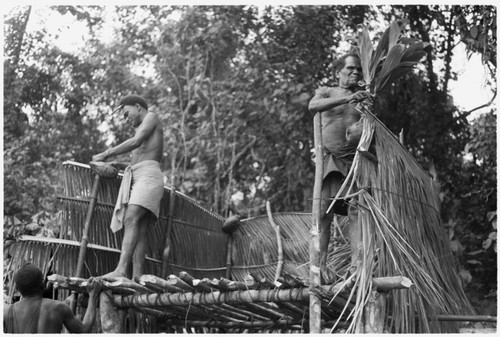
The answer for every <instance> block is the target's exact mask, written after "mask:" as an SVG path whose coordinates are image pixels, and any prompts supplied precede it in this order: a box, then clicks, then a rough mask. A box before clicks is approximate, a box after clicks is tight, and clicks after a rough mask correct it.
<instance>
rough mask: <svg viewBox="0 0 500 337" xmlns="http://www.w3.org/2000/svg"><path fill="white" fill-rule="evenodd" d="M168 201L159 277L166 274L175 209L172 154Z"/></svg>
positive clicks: (173, 160) (173, 157) (173, 161)
mask: <svg viewBox="0 0 500 337" xmlns="http://www.w3.org/2000/svg"><path fill="white" fill-rule="evenodd" d="M170 181H171V183H170V203H169V205H168V222H167V233H166V234H165V249H164V250H163V256H162V260H163V261H162V264H161V277H163V278H166V277H167V276H168V271H167V267H168V257H169V256H170V250H171V249H172V226H173V225H174V211H175V155H172V175H171V178H170Z"/></svg>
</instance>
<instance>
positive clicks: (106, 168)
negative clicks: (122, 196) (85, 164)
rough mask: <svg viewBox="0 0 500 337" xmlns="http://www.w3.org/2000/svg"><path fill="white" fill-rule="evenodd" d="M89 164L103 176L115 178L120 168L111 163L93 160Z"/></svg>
mask: <svg viewBox="0 0 500 337" xmlns="http://www.w3.org/2000/svg"><path fill="white" fill-rule="evenodd" d="M89 165H90V168H91V169H92V171H94V172H95V173H97V174H98V175H99V176H100V177H102V178H105V179H114V178H116V176H117V175H118V169H117V168H116V167H114V166H113V165H111V163H105V162H102V161H99V162H96V161H91V162H90V163H89Z"/></svg>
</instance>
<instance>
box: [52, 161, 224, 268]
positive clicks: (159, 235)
mask: <svg viewBox="0 0 500 337" xmlns="http://www.w3.org/2000/svg"><path fill="white" fill-rule="evenodd" d="M62 171H63V183H64V191H65V197H61V198H60V199H61V205H62V208H63V216H64V220H65V221H64V225H63V228H62V230H61V238H64V239H69V240H74V241H80V240H81V236H82V233H83V227H84V223H85V217H86V215H87V210H88V206H89V203H90V198H91V197H92V196H91V195H90V194H91V191H92V185H93V183H94V177H95V174H94V173H93V172H92V171H91V169H90V167H89V166H88V165H85V164H80V163H75V162H65V163H64V164H63V170H62ZM121 179H122V175H121V174H119V175H118V177H117V178H115V179H100V181H99V189H98V194H97V201H98V202H97V205H96V208H95V210H94V215H93V221H92V223H91V226H90V228H89V242H91V243H95V244H98V245H102V246H107V247H111V248H116V249H120V247H121V241H122V237H123V231H119V232H117V233H112V232H111V230H110V228H109V224H110V223H111V218H112V212H113V209H114V204H115V201H116V198H117V195H118V190H119V187H120V183H121ZM170 199H171V191H170V189H169V188H165V191H164V194H163V199H162V200H161V204H160V217H159V219H158V221H157V223H156V224H155V225H154V226H153V227H152V228H151V230H149V231H148V246H147V249H148V251H147V253H146V255H147V256H149V257H152V258H154V259H161V258H162V256H163V251H164V248H165V244H166V241H167V240H166V233H167V227H168V223H169V217H170V214H169V210H170ZM173 219H174V224H173V228H172V234H171V235H172V236H171V239H172V249H171V254H170V258H169V262H171V263H173V264H181V265H185V266H186V267H191V268H216V267H224V266H225V261H226V247H227V238H226V235H225V234H224V233H222V231H221V227H222V224H223V221H224V219H223V218H222V217H221V216H219V215H217V214H215V213H212V212H210V211H208V210H206V209H204V208H202V207H201V206H200V205H199V204H197V203H196V202H195V201H193V200H192V199H190V198H189V197H187V196H185V195H183V194H181V193H178V192H176V193H175V200H174V211H173Z"/></svg>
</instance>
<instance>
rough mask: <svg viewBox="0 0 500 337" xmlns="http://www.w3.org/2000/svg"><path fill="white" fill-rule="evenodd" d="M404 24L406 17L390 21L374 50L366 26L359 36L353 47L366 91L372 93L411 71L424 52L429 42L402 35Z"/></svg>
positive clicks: (383, 88) (375, 93)
mask: <svg viewBox="0 0 500 337" xmlns="http://www.w3.org/2000/svg"><path fill="white" fill-rule="evenodd" d="M405 23H406V20H397V21H393V22H392V23H391V24H390V26H389V27H388V28H387V29H386V30H385V31H384V33H383V34H382V37H381V39H380V41H379V43H378V45H377V48H376V49H375V50H374V49H373V44H372V42H371V40H370V37H369V35H368V30H367V28H366V27H364V28H363V30H362V32H361V34H360V36H359V38H358V41H357V46H356V48H355V49H356V51H357V52H358V54H359V57H360V60H361V66H362V67H363V75H364V80H365V82H366V87H367V90H370V91H371V92H372V94H374V95H378V94H379V93H380V92H382V91H383V90H385V89H387V88H388V87H389V85H390V84H392V83H394V82H395V81H396V80H398V79H399V78H401V77H402V76H403V75H404V74H406V73H408V72H410V71H412V69H413V68H414V66H415V65H416V64H417V63H418V62H419V61H420V60H421V59H422V58H423V57H424V56H425V55H426V51H425V49H426V48H427V47H428V44H426V43H423V42H420V41H417V40H415V39H411V38H407V37H402V36H401V34H402V30H403V27H404V25H405Z"/></svg>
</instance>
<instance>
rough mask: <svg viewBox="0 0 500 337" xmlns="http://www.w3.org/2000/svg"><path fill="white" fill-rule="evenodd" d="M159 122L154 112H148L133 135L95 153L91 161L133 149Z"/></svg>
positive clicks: (102, 159)
mask: <svg viewBox="0 0 500 337" xmlns="http://www.w3.org/2000/svg"><path fill="white" fill-rule="evenodd" d="M158 123H160V121H159V119H158V116H157V115H156V114H154V113H151V112H150V113H148V114H147V115H146V116H145V117H144V120H143V121H142V123H141V125H139V127H138V128H137V131H136V132H135V135H134V137H132V138H129V139H127V140H126V141H124V142H122V143H120V144H118V145H117V146H115V147H112V148H110V149H107V150H106V151H104V152H102V153H99V154H96V155H95V156H93V157H92V161H104V160H106V159H107V158H109V157H113V156H117V155H120V154H123V153H127V152H131V151H132V150H135V149H136V148H138V147H139V146H141V144H142V143H143V142H144V140H145V139H147V138H148V137H149V136H150V135H151V134H152V133H153V132H154V129H155V127H156V126H157V125H158Z"/></svg>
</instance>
